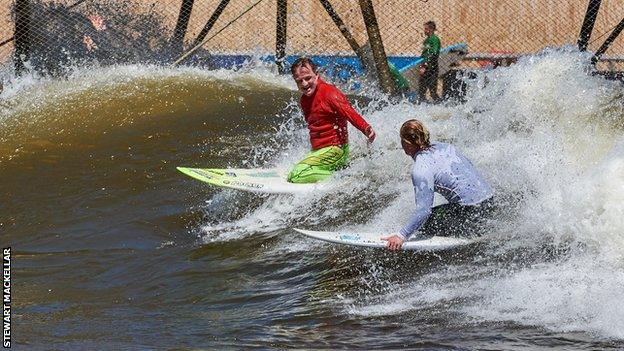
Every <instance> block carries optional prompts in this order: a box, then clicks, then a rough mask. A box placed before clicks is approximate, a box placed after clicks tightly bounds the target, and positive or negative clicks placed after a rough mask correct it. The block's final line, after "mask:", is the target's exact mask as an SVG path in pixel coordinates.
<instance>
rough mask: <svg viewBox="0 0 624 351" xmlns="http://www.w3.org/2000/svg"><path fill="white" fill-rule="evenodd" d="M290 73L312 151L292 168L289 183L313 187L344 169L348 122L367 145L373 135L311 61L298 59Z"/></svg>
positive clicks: (304, 58) (370, 128)
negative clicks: (299, 98)
mask: <svg viewBox="0 0 624 351" xmlns="http://www.w3.org/2000/svg"><path fill="white" fill-rule="evenodd" d="M290 72H291V73H292V77H293V79H294V80H295V83H297V87H298V88H299V91H300V92H301V94H302V96H301V100H300V105H301V109H302V111H303V116H304V118H305V121H306V122H307V124H308V129H309V131H310V143H311V144H312V151H311V152H310V153H308V154H307V155H306V156H305V157H304V158H303V160H301V161H299V163H297V164H296V165H295V166H294V167H293V168H292V170H291V171H290V173H289V174H288V181H289V182H291V183H314V182H318V181H320V180H323V179H325V178H327V177H329V176H331V175H332V174H333V173H334V171H336V170H337V169H339V168H341V167H344V166H345V165H346V163H347V157H348V155H349V135H348V130H347V121H348V122H349V123H351V124H352V125H353V126H355V127H356V128H357V129H358V130H359V131H360V132H362V133H363V134H364V135H365V136H366V138H367V140H368V142H369V143H372V142H373V140H375V131H374V130H373V128H372V127H371V125H370V124H368V122H366V121H365V120H364V118H362V116H360V114H359V113H357V112H356V111H355V109H354V108H353V106H351V103H349V101H348V100H347V98H346V96H345V95H344V94H343V93H342V92H341V91H340V90H339V89H338V88H336V87H335V86H333V85H331V84H328V83H326V82H325V81H323V80H322V79H321V77H320V76H319V74H318V69H317V66H316V65H315V64H314V62H313V61H312V60H310V59H309V58H307V57H300V58H298V59H297V60H296V61H295V62H294V63H293V64H292V65H291V67H290Z"/></svg>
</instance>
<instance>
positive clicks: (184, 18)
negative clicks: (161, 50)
mask: <svg viewBox="0 0 624 351" xmlns="http://www.w3.org/2000/svg"><path fill="white" fill-rule="evenodd" d="M194 2H195V0H182V5H181V6H180V13H179V14H178V21H177V23H176V26H175V30H174V31H173V37H172V38H171V44H172V45H171V46H172V47H173V48H174V49H175V50H177V51H182V46H183V44H184V37H185V36H186V30H187V28H188V24H189V20H190V19H191V12H192V11H193V3H194Z"/></svg>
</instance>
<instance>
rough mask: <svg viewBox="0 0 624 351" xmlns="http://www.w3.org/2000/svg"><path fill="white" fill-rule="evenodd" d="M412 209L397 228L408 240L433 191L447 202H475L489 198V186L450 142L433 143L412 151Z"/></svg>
mask: <svg viewBox="0 0 624 351" xmlns="http://www.w3.org/2000/svg"><path fill="white" fill-rule="evenodd" d="M412 183H413V184H414V194H415V198H416V211H415V212H414V214H413V215H412V217H411V219H410V221H409V222H408V223H407V224H406V225H405V226H404V227H403V228H402V229H401V230H400V231H399V234H400V235H401V236H403V237H404V238H405V239H408V238H409V237H410V236H411V235H412V233H414V231H416V230H418V229H419V228H420V227H421V226H422V225H423V224H424V223H425V221H427V218H429V215H431V206H432V205H433V193H434V191H435V192H438V193H440V194H441V195H442V196H444V197H445V198H446V200H447V201H448V202H449V203H458V204H461V205H476V204H479V203H481V202H482V201H484V200H487V199H489V198H490V197H492V188H491V187H490V185H489V184H488V183H487V182H486V181H485V179H483V177H482V176H481V174H479V172H477V170H476V169H475V167H474V166H473V165H472V163H471V162H470V160H468V158H466V156H464V155H463V154H462V153H461V152H459V150H457V149H456V148H455V147H454V146H453V145H450V144H446V143H441V142H434V143H432V144H431V146H430V147H429V148H427V149H426V150H422V151H419V152H417V153H416V155H415V156H414V166H413V168H412Z"/></svg>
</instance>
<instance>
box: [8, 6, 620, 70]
mask: <svg viewBox="0 0 624 351" xmlns="http://www.w3.org/2000/svg"><path fill="white" fill-rule="evenodd" d="M372 3H373V5H374V12H375V15H376V20H377V23H378V25H379V32H380V34H381V38H382V41H383V46H384V49H385V54H386V55H387V56H388V57H389V58H391V59H392V58H396V59H400V58H405V59H413V58H415V57H417V56H419V55H421V50H422V44H423V40H424V38H425V36H424V34H423V24H424V23H425V22H426V21H430V20H433V21H435V22H436V24H437V31H436V34H437V35H438V36H439V38H440V39H441V42H442V47H448V46H452V45H456V44H465V46H464V48H465V54H466V55H464V56H462V57H460V58H457V59H456V61H457V62H454V63H455V64H456V65H459V66H468V67H480V66H485V65H496V64H509V63H512V62H513V61H514V59H515V57H517V56H518V55H523V54H527V53H534V52H537V51H539V50H542V49H544V48H546V47H559V46H565V45H570V46H574V47H576V46H577V42H578V40H579V34H580V33H581V30H582V26H583V23H584V20H585V19H586V12H587V9H588V4H592V3H593V5H596V3H599V4H600V6H599V8H596V12H595V13H596V18H595V24H594V25H593V31H592V34H591V36H590V37H589V39H588V41H587V43H588V45H587V49H588V50H589V51H597V50H598V49H599V47H600V46H601V45H602V44H603V43H604V41H605V40H606V39H607V38H608V37H609V36H610V35H611V34H612V33H613V31H614V30H616V31H617V30H618V25H621V26H622V25H624V24H623V23H622V20H623V18H624V3H623V2H622V0H603V1H595V0H594V1H592V0H590V1H588V0H527V1H514V0H472V1H460V0H385V1H381V0H376V1H373V2H372ZM341 23H342V25H340V24H341ZM339 25H340V26H339ZM586 29H587V28H586ZM619 30H620V31H621V29H619ZM280 37H281V39H280ZM368 41H369V36H368V34H367V27H366V23H365V21H364V19H363V15H362V10H361V7H360V1H358V0H325V1H322V0H297V1H287V0H231V1H227V0H213V1H207V0H196V1H193V0H162V1H150V0H145V1H138V0H129V1H113V0H109V1H102V0H79V1H77V0H64V1H46V0H14V1H4V2H2V4H0V44H1V45H2V46H0V62H3V63H5V64H11V63H12V62H13V61H20V58H21V59H25V61H26V65H27V66H28V67H33V68H35V69H39V70H43V71H47V72H56V71H59V70H63V68H64V67H67V66H71V65H76V64H90V63H93V62H97V63H98V64H104V65H106V64H118V63H143V62H150V63H171V62H173V61H175V60H176V59H178V58H179V57H181V56H182V55H183V54H184V53H185V52H187V51H188V50H190V49H191V48H193V47H197V50H196V51H195V52H194V53H193V54H192V55H189V59H188V61H187V62H191V63H204V64H207V65H210V64H211V65H217V66H218V65H223V64H225V62H226V61H223V60H221V58H222V57H224V56H230V59H231V60H230V61H227V62H228V63H229V64H231V63H232V62H234V61H236V59H235V58H236V57H239V59H240V60H242V59H243V58H242V57H243V56H245V55H265V54H268V55H275V54H276V52H277V54H278V56H279V55H280V53H285V54H286V55H287V56H289V55H301V54H306V55H342V56H355V54H354V47H358V46H359V47H362V46H363V47H366V46H367V43H368ZM200 44H201V45H200ZM497 55H498V56H497ZM16 58H17V60H15V59H16ZM603 58H604V59H607V60H606V61H599V63H598V68H599V69H603V70H619V71H621V70H624V66H623V64H622V61H623V59H624V35H621V36H619V37H616V38H615V39H614V40H613V42H612V43H611V44H610V46H609V47H608V49H607V50H606V52H605V54H604V55H603Z"/></svg>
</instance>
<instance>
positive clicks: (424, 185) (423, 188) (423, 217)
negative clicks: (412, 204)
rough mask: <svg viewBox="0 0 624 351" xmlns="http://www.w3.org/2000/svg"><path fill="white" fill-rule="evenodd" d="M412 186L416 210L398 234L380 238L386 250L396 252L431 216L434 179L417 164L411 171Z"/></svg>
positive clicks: (431, 174) (424, 168) (426, 170)
mask: <svg viewBox="0 0 624 351" xmlns="http://www.w3.org/2000/svg"><path fill="white" fill-rule="evenodd" d="M412 184H413V185H414V195H415V200H416V210H415V211H414V214H413V215H412V217H411V218H410V221H409V222H408V223H407V224H406V225H405V226H404V227H403V228H402V229H401V230H400V231H399V233H398V234H395V235H392V236H389V237H385V238H382V239H383V240H385V241H387V242H388V249H390V250H398V249H400V248H401V246H402V245H403V243H404V242H405V241H406V240H407V239H409V238H410V236H411V235H412V234H413V233H414V232H415V231H416V230H418V229H419V228H420V227H421V226H422V225H423V224H424V223H425V222H426V221H427V219H428V218H429V216H430V215H431V206H432V205H433V192H434V179H433V173H432V172H430V171H429V170H428V169H427V168H426V167H422V166H421V165H419V164H418V163H416V164H414V168H413V170H412Z"/></svg>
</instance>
